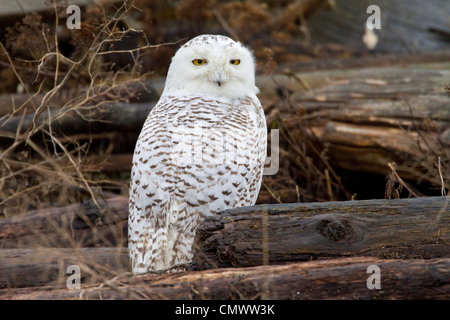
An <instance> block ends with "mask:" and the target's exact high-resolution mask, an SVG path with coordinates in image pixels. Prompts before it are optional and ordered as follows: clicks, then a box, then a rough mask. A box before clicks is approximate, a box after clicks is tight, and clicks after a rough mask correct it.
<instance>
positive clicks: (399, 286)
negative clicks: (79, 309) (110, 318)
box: [0, 257, 450, 300]
mask: <svg viewBox="0 0 450 320" xmlns="http://www.w3.org/2000/svg"><path fill="white" fill-rule="evenodd" d="M369 266H378V267H379V268H380V285H381V288H380V289H369V288H368V286H367V282H368V279H369V277H371V276H372V274H371V273H370V269H368V268H369ZM368 270H369V273H368ZM449 271H450V260H449V259H432V260H412V261H411V260H377V259H373V258H367V257H358V258H342V259H334V260H325V261H312V262H304V263H293V264H289V265H284V266H259V267H252V268H237V269H218V270H205V271H197V272H181V273H175V274H165V275H147V276H143V277H138V278H130V277H127V276H123V277H117V278H116V279H113V280H110V281H107V282H104V283H103V284H101V285H99V286H95V287H93V286H83V287H82V289H67V288H65V287H60V288H59V289H55V288H53V290H52V288H46V290H35V289H33V288H22V289H21V288H19V289H4V290H0V299H189V300H190V299H214V300H218V299H280V300H288V299H289V300H292V299H448V298H449V297H450V294H449V292H450V279H449V277H448V276H447V274H448V273H449ZM372 272H373V271H372ZM370 282H371V280H370Z"/></svg>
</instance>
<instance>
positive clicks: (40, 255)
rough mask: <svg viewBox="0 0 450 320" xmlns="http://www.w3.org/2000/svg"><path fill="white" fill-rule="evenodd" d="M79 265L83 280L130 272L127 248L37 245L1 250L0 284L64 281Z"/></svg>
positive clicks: (88, 280)
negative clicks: (42, 246) (74, 247)
mask: <svg viewBox="0 0 450 320" xmlns="http://www.w3.org/2000/svg"><path fill="white" fill-rule="evenodd" d="M72 265H75V266H77V267H79V268H80V269H79V270H80V275H81V281H82V282H83V283H99V282H101V281H104V280H105V279H110V278H112V277H114V276H117V275H119V274H123V273H126V272H128V270H129V266H128V250H127V249H126V248H120V247H116V248H77V249H72V248H52V249H50V248H34V249H2V250H0V288H20V287H37V286H42V285H65V284H66V283H67V279H68V277H69V276H70V275H72V274H73V271H70V270H69V271H70V272H69V273H68V271H67V270H68V267H69V266H72Z"/></svg>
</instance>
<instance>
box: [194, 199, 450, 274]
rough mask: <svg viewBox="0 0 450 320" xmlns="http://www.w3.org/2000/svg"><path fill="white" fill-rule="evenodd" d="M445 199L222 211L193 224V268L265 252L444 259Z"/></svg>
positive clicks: (299, 256)
mask: <svg viewBox="0 0 450 320" xmlns="http://www.w3.org/2000/svg"><path fill="white" fill-rule="evenodd" d="M448 201H449V198H448V197H447V198H446V197H429V198H414V199H398V200H370V201H342V202H324V203H304V204H284V205H258V206H254V207H244V208H237V209H233V210H226V211H224V212H222V213H221V214H220V215H217V216H212V217H207V218H206V219H205V221H204V222H203V223H202V224H201V225H200V227H199V229H198V231H197V239H196V240H197V244H196V246H195V253H194V265H195V267H196V268H200V269H210V268H217V267H221V268H223V267H231V266H233V267H248V266H257V265H261V264H263V261H264V258H265V255H266V259H268V261H269V263H270V264H282V263H292V262H296V261H308V260H311V259H322V258H332V257H333V258H337V257H348V256H361V255H364V256H373V257H377V258H409V259H411V258H437V257H450V247H449V246H448V242H449V240H450V235H449V231H450V215H449V213H450V204H449V203H448ZM265 216H266V218H265V219H266V221H267V223H264V220H265V219H264V217H265ZM265 230H266V231H265ZM265 246H266V247H265ZM265 248H267V249H265Z"/></svg>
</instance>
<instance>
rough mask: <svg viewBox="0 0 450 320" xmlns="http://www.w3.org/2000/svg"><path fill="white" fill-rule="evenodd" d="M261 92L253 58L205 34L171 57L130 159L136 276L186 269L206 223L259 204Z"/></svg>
mask: <svg viewBox="0 0 450 320" xmlns="http://www.w3.org/2000/svg"><path fill="white" fill-rule="evenodd" d="M196 59H197V60H201V61H204V63H203V62H202V64H200V63H199V62H196V64H194V63H193V61H194V60H196ZM231 60H233V61H232V62H230V61H231ZM236 61H238V63H237V62H236ZM236 63H237V64H236ZM257 91H258V89H257V88H256V86H255V83H254V61H253V57H252V55H251V53H250V52H249V51H248V50H247V49H246V48H245V47H244V46H243V45H242V44H240V43H239V42H235V41H233V40H231V39H230V38H228V37H224V36H215V35H203V36H198V37H196V38H194V39H192V40H191V41H189V42H188V43H186V44H185V45H184V46H182V47H181V48H180V49H179V50H178V51H177V53H176V54H175V56H174V58H173V60H172V63H171V65H170V68H169V72H168V74H167V79H166V85H165V88H164V92H163V93H162V95H161V98H160V100H159V101H158V103H157V104H156V106H155V107H154V108H153V109H152V111H151V112H150V114H149V116H148V117H147V120H146V121H145V124H144V126H143V128H142V132H141V134H140V136H139V139H138V141H137V144H136V148H135V152H134V157H133V168H132V173H131V186H130V203H129V210H130V215H129V219H128V246H129V252H130V258H131V264H132V271H133V273H135V274H144V273H147V272H149V271H158V270H166V269H168V268H171V267H173V266H176V265H179V264H184V263H187V262H190V260H191V258H192V245H193V242H194V238H195V233H196V230H197V227H198V225H199V224H200V222H201V221H202V220H203V219H204V218H205V217H206V216H209V215H213V214H215V213H217V212H218V211H221V210H224V209H228V208H235V207H242V206H249V205H254V204H255V202H256V199H257V197H258V193H259V190H260V186H261V180H262V174H263V169H264V161H265V158H266V148H267V147H266V141H267V138H266V136H267V129H266V121H265V117H264V112H263V109H262V107H261V104H260V102H259V100H258V98H257V97H256V93H257Z"/></svg>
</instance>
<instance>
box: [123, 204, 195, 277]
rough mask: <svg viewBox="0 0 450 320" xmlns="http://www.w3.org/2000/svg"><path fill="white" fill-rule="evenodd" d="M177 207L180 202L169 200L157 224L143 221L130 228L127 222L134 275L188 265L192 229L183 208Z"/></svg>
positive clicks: (192, 238)
mask: <svg viewBox="0 0 450 320" xmlns="http://www.w3.org/2000/svg"><path fill="white" fill-rule="evenodd" d="M180 208H181V206H180V203H178V202H175V201H170V202H169V204H168V206H167V207H166V208H165V209H166V210H164V211H165V212H167V213H166V215H164V219H159V220H158V223H155V222H156V221H148V220H147V221H145V222H144V221H140V222H139V225H133V224H132V223H131V222H130V221H129V227H128V228H129V229H128V234H129V239H128V249H129V253H130V259H131V267H132V271H133V273H134V274H136V275H140V274H146V273H149V272H154V271H163V270H167V269H170V268H172V267H174V266H177V265H181V264H185V263H187V262H190V260H191V259H192V244H193V241H194V237H195V231H196V226H195V227H194V228H192V227H191V225H190V223H189V219H188V218H187V217H186V213H187V212H186V209H181V210H180ZM150 219H156V216H154V215H152V217H151V218H150ZM135 224H136V223H135ZM144 224H145V226H144ZM149 225H150V226H149ZM136 230H141V231H140V232H138V233H136ZM192 231H194V232H192Z"/></svg>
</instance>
